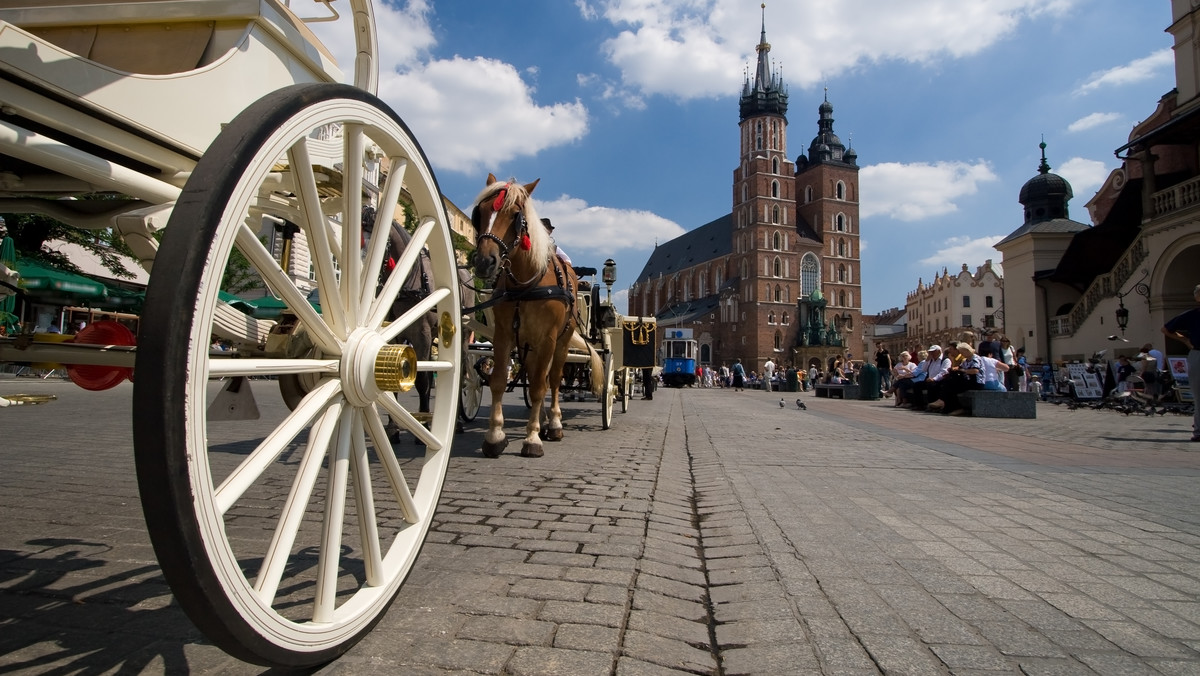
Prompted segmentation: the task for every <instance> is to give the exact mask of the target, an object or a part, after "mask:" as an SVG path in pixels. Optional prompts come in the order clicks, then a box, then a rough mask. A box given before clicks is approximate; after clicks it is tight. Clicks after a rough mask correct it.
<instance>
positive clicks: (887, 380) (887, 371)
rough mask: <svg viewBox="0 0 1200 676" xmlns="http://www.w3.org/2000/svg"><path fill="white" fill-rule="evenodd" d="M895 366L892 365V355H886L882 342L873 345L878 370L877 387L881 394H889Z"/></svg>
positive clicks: (886, 350) (886, 351)
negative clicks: (881, 391)
mask: <svg viewBox="0 0 1200 676" xmlns="http://www.w3.org/2000/svg"><path fill="white" fill-rule="evenodd" d="M910 354H911V353H910ZM894 366H896V364H893V363H892V355H891V354H889V353H888V349H887V348H886V347H884V346H883V341H882V340H881V341H878V342H876V343H875V368H877V369H879V381H880V382H879V387H880V389H882V390H883V392H884V393H885V394H886V393H890V392H891V389H892V375H893V374H892V367H894Z"/></svg>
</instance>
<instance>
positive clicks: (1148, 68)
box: [1075, 48, 1175, 94]
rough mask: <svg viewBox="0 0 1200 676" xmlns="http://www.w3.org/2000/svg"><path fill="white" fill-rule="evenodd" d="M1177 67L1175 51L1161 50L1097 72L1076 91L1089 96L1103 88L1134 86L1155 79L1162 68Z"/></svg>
mask: <svg viewBox="0 0 1200 676" xmlns="http://www.w3.org/2000/svg"><path fill="white" fill-rule="evenodd" d="M1174 66H1175V52H1174V50H1172V49H1170V48H1167V49H1160V50H1158V51H1157V52H1154V53H1153V54H1151V55H1150V56H1145V57H1142V58H1140V59H1136V60H1134V61H1131V62H1129V63H1127V64H1125V65H1124V66H1117V67H1115V68H1109V69H1108V70H1102V71H1096V72H1095V73H1092V74H1091V75H1089V76H1088V79H1087V81H1086V82H1084V83H1083V84H1081V85H1079V88H1078V89H1076V90H1075V93H1076V94H1088V93H1090V92H1092V91H1094V90H1096V89H1100V88H1101V87H1120V86H1122V85H1127V84H1133V83H1135V82H1141V81H1142V80H1148V79H1150V78H1151V77H1154V75H1155V73H1156V72H1157V71H1158V70H1159V69H1162V68H1173V67H1174Z"/></svg>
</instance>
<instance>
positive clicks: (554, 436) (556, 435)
mask: <svg viewBox="0 0 1200 676" xmlns="http://www.w3.org/2000/svg"><path fill="white" fill-rule="evenodd" d="M562 437H563V431H562V428H561V427H560V428H558V429H556V430H546V436H544V437H542V438H543V439H545V440H546V441H562Z"/></svg>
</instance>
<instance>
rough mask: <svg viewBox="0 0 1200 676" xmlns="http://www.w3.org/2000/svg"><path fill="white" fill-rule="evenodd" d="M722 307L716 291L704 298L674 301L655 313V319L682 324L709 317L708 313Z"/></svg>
mask: <svg viewBox="0 0 1200 676" xmlns="http://www.w3.org/2000/svg"><path fill="white" fill-rule="evenodd" d="M720 307H721V299H720V296H719V295H718V294H715V293H714V294H710V295H707V296H705V297H703V298H694V299H692V300H685V301H681V302H678V303H672V304H671V305H668V306H667V307H665V308H663V309H662V311H660V312H659V313H658V314H657V315H655V319H657V320H658V321H659V322H663V323H670V324H674V323H681V324H682V323H685V322H690V321H693V320H697V319H708V315H710V314H712V313H714V312H716V311H717V310H718V309H720Z"/></svg>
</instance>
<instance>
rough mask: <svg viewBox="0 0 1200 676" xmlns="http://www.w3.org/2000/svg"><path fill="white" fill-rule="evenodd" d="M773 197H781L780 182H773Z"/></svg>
mask: <svg viewBox="0 0 1200 676" xmlns="http://www.w3.org/2000/svg"><path fill="white" fill-rule="evenodd" d="M771 197H779V181H771Z"/></svg>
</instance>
